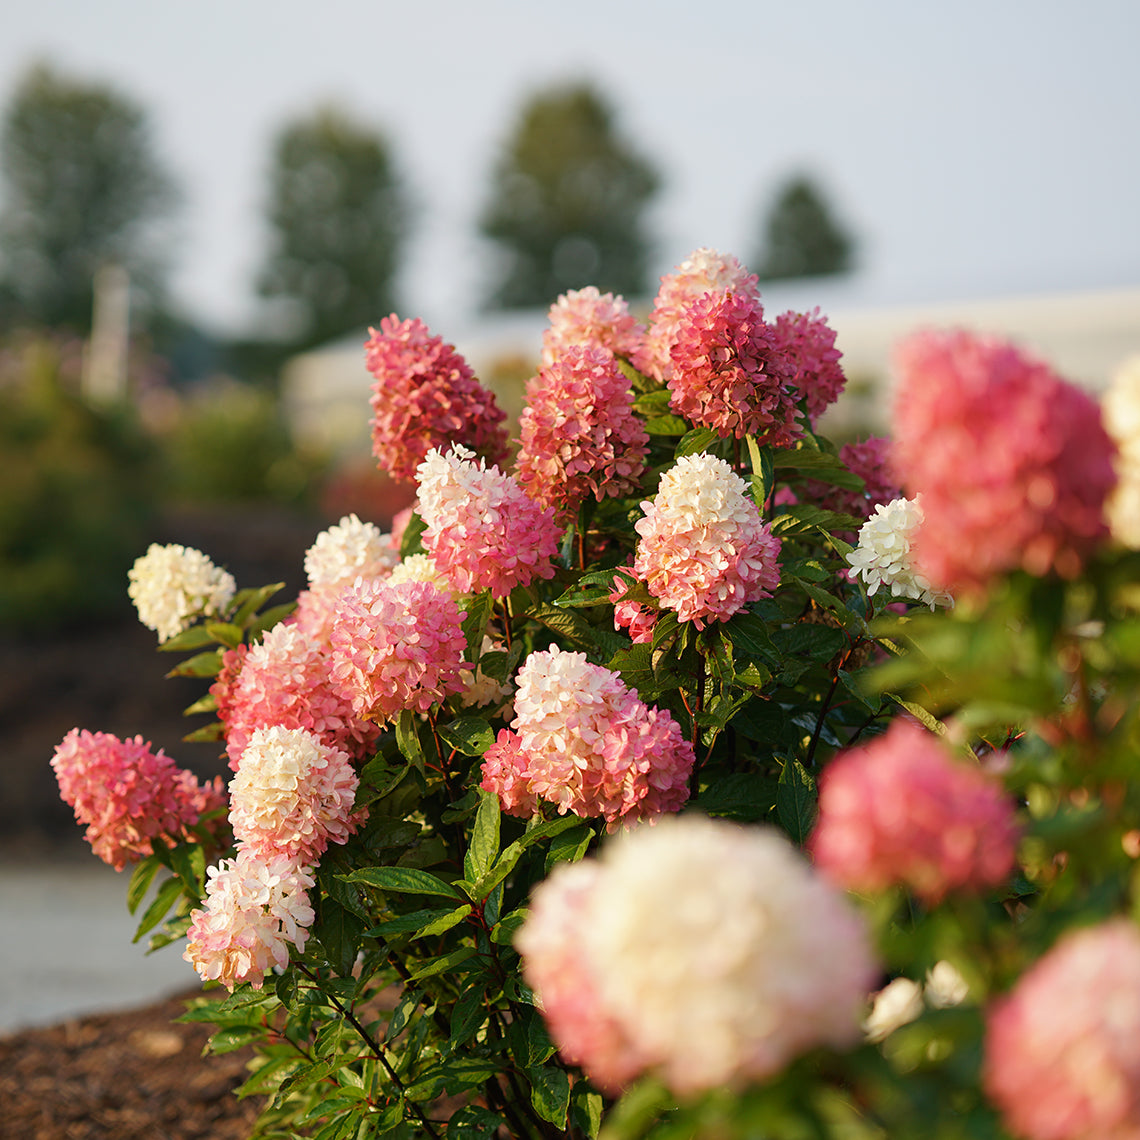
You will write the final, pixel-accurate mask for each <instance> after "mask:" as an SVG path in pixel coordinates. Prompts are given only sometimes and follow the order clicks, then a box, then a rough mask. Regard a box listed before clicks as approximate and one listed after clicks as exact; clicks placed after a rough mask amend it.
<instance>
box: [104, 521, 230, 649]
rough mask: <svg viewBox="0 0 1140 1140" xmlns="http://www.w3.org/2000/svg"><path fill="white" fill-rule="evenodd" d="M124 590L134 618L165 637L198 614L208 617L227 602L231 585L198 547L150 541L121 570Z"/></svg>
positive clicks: (161, 638)
mask: <svg viewBox="0 0 1140 1140" xmlns="http://www.w3.org/2000/svg"><path fill="white" fill-rule="evenodd" d="M127 578H128V579H129V582H130V585H128V587H127V594H128V596H129V597H130V599H131V601H132V602H134V604H135V609H137V610H138V614H139V620H140V621H141V622H142V623H143V625H145V626H146V627H147V629H153V630H154V631H155V632H156V633H157V634H158V640H159V641H169V640H170V639H171V638H172V637H174V636H175V634H179V633H181V632H182V631H183V630H184V629H188V628H189V627H190V626H191V625H192V624H193V622H194V619H195V618H198V617H202V616H205V617H213V616H215V615H217V614H220V613H222V611H223V610H225V608H226V606H228V605H229V604H230V601H231V599H232V598H233V596H234V593H235V592H236V590H237V584H236V583H235V582H234V580H233V577H232V575H230V574H227V573H226V571H224V570H220V569H219V568H218V567H217V566H215V565H214V564H213V563H212V562H211V561H210V560H209V558H207V557H206V555H204V554H203V553H202V552H201V551H200V550H195V549H194V548H193V547H190V546H179V545H177V544H176V543H170V544H169V545H167V546H160V545H159V544H158V543H157V542H152V543H151V544H150V547H149V548H148V550H147V552H146V553H145V554H144V555H142V556H141V557H139V558H137V559H135V564H134V565H133V566H132V567H131V568H130V570H129V571H128V572H127Z"/></svg>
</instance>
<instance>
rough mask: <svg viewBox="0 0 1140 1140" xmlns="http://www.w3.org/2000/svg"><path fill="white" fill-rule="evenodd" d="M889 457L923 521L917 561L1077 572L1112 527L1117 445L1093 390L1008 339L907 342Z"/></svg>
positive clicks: (953, 576)
mask: <svg viewBox="0 0 1140 1140" xmlns="http://www.w3.org/2000/svg"><path fill="white" fill-rule="evenodd" d="M895 365H896V368H897V370H898V372H899V375H900V378H901V382H900V386H899V389H898V392H897V397H896V402H895V408H894V426H895V433H894V434H895V447H894V451H893V453H892V457H891V458H892V464H893V465H894V467H895V469H896V470H897V471H898V473H899V476H900V478H901V479H902V482H903V485H904V486H905V487H906V488H907V489H908V492H909V494H910V495H912V496H913V495H915V494H921V495H922V497H923V509H924V510H925V512H926V521H925V523H924V525H923V528H922V534H921V536H920V539H919V545H918V548H917V557H918V561H919V563H920V564H921V565H922V566H923V568H924V570H925V571H926V573H927V574H928V575H929V576H930V577H931V578H932V579H933V580H934V581H935V582H937V583H938V584H939V585H941V586H943V587H945V588H946V589H949V590H951V591H952V592H955V593H957V592H961V591H963V590H967V591H972V590H980V589H983V588H984V587H985V586H986V584H987V583H988V582H989V581H990V580H991V579H992V578H994V577H995V576H996V575H999V574H1002V573H1005V572H1007V571H1010V570H1014V569H1017V568H1022V569H1024V570H1027V571H1028V572H1029V573H1031V574H1035V575H1039V576H1040V575H1043V574H1046V573H1048V572H1050V571H1055V572H1056V573H1058V574H1060V575H1061V576H1062V577H1067V578H1072V577H1075V576H1076V575H1077V574H1078V573H1079V572H1080V570H1081V567H1082V566H1083V565H1084V562H1085V559H1086V558H1087V557H1088V555H1089V554H1090V553H1091V552H1092V550H1093V549H1094V548H1095V547H1096V546H1098V545H1099V544H1100V543H1101V542H1102V541H1103V540H1104V538H1105V536H1106V533H1107V530H1106V525H1105V521H1104V503H1105V498H1106V496H1107V495H1108V494H1109V492H1110V491H1111V489H1112V487H1113V484H1114V482H1115V475H1114V472H1113V458H1114V455H1115V447H1114V445H1113V443H1112V441H1111V439H1110V438H1109V436H1108V434H1107V432H1106V431H1105V429H1104V427H1103V425H1102V423H1101V416H1100V409H1099V407H1098V406H1097V404H1096V402H1095V401H1094V400H1093V399H1092V398H1091V397H1089V396H1088V395H1086V394H1085V393H1084V392H1082V391H1080V390H1079V389H1078V388H1076V387H1074V386H1073V385H1071V384H1068V383H1066V382H1065V381H1064V380H1062V379H1060V378H1059V377H1058V376H1057V375H1055V374H1054V373H1053V372H1052V370H1051V369H1050V368H1049V367H1048V366H1047V365H1045V364H1043V363H1041V362H1039V361H1037V360H1034V359H1032V358H1031V357H1029V356H1026V355H1023V354H1022V353H1020V352H1019V351H1018V350H1017V349H1016V348H1014V347H1013V346H1012V345H1009V344H1006V343H1003V342H1001V341H997V340H991V339H985V338H980V337H975V336H972V335H970V334H969V333H965V332H953V333H929V332H928V333H921V334H919V335H917V336H914V337H912V338H910V339H909V340H907V341H905V342H904V343H903V344H902V345H900V347H899V349H898V351H897V353H896V357H895Z"/></svg>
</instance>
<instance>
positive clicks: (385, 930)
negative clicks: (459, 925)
mask: <svg viewBox="0 0 1140 1140" xmlns="http://www.w3.org/2000/svg"><path fill="white" fill-rule="evenodd" d="M464 906H466V907H467V912H468V913H470V909H471V907H470V904H464ZM463 909H464V908H463V907H459V908H458V910H457V909H455V908H453V907H450V906H444V907H428V908H427V909H426V910H412V911H408V913H407V914H400V915H397V916H396V917H395V918H389V919H386V920H385V921H384V922H381V923H379V924H378V925H377V926H373V927H371V928H370V929H368V930H366V931H365V932H364V937H365V938H390V937H391V936H392V935H393V934H412V936H413V937H414V938H418V937H419V936H420V934H422V933H423V932H424V929H425V928H426V927H429V926H432V925H434V924H435V923H436V922H438V921H440V920H441V919H445V918H448V917H450V916H451V915H453V914H457V913H459V911H462V910H463ZM453 925H454V924H453ZM445 929H446V928H445Z"/></svg>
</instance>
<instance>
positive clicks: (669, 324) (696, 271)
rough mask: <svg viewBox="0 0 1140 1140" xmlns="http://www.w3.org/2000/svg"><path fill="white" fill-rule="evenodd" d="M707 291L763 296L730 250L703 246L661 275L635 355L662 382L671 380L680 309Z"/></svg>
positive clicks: (639, 365) (643, 368) (642, 367)
mask: <svg viewBox="0 0 1140 1140" xmlns="http://www.w3.org/2000/svg"><path fill="white" fill-rule="evenodd" d="M706 293H714V294H718V295H720V294H724V293H736V294H739V295H741V296H743V297H747V298H749V299H750V300H758V299H759V297H760V292H759V289H758V288H757V279H756V275H755V274H754V273H749V272H748V270H747V269H745V268H744V266H743V265H741V264H740V262H739V261H737V260H736V258H735V257H733V256H732V255H731V254H721V253H717V251H716V250H715V249H709V248H708V247H702V248H701V249H697V250H694V251H693V252H692V253H691V254H690V255H689V256H688V257H687V258H686V259H685V260H684V261H682V262H681V264H680V265H678V266H677V267H676V268H675V269H674V270H673V272H672V273H667V274H666V275H665V276H664V277H662V278H661V286H660V288H659V289H658V290H657V297H656V299H655V301H654V302H653V312H652V313H650V315H649V330H648V331H647V333H646V334H645V340H644V342H643V343H642V346H641V348H640V349H639V350H638V351H637V353H636V355H635V356H634V359H633V364H634V365H635V367H637V368H638V369H639V370H640V371H642V372H644V373H646V374H647V375H649V376H652V377H653V378H654V379H656V380H660V381H661V382H662V383H666V382H668V380H669V378H670V377H671V375H672V371H673V365H672V361H671V359H670V355H669V353H670V350H671V349H672V347H673V343H674V341H675V340H676V339H677V329H678V326H679V322H680V318H681V313H682V311H683V310H684V309H685V306H686V305H688V304H689V303H690V302H692V301H695V300H697V299H698V298H700V297H703V296H704V295H705V294H706Z"/></svg>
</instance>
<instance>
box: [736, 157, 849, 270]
mask: <svg viewBox="0 0 1140 1140" xmlns="http://www.w3.org/2000/svg"><path fill="white" fill-rule="evenodd" d="M854 252H855V242H854V240H853V239H852V237H851V235H850V234H848V233H847V232H846V231H845V230H844V229H843V227H842V226H841V225H840V224H839V222H838V221H837V220H836V219H835V217H834V216H833V214H832V211H831V207H830V205H829V204H828V202H827V200H826V198H825V197H824V195H823V193H822V191H821V190H820V189H819V187H818V186H816V184H815V183H814V182H813V181H812V180H811V179H810V178H808V177H807V176H805V175H797V176H795V177H793V178H791V179H789V180H788V181H787V182H786V183H785V184H784V186H783V188H782V189H781V190H780V193H779V194H778V196H777V197H776V200H775V202H774V203H773V205H772V206H771V208H770V209H769V211H768V215H767V218H766V220H765V224H764V239H763V244H762V246H761V248H760V251H759V254H758V256H757V257H756V258H755V261H754V264H755V265H757V266H758V268H757V270H756V273H757V276H758V277H759V278H760V280H761V281H775V280H778V279H782V278H791V277H826V276H831V275H837V274H841V273H848V272H850V270H851V267H852V259H853V256H854Z"/></svg>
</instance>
